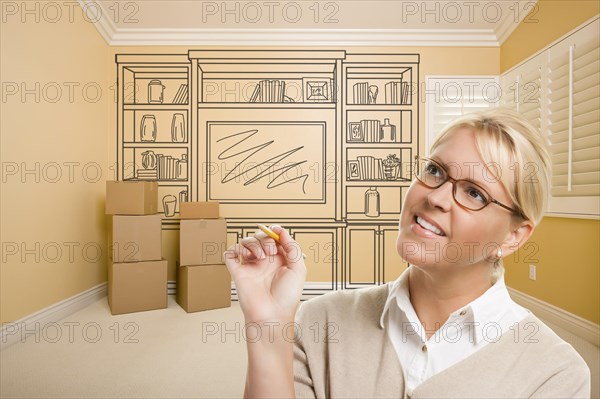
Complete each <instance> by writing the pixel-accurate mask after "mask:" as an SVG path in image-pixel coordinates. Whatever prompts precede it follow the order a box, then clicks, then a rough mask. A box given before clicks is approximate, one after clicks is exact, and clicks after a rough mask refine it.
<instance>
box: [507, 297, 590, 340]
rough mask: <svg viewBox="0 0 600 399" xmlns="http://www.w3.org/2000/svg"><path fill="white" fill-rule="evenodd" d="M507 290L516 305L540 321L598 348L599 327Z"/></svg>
mask: <svg viewBox="0 0 600 399" xmlns="http://www.w3.org/2000/svg"><path fill="white" fill-rule="evenodd" d="M507 288H508V292H509V294H510V296H511V298H512V299H513V300H514V301H515V302H516V303H518V304H519V305H521V306H523V307H524V308H527V309H529V310H531V311H532V312H533V314H535V316H536V317H538V318H540V319H541V320H542V321H548V322H549V323H552V324H555V325H557V326H558V327H560V328H562V329H564V330H566V331H568V332H570V333H572V334H575V335H576V336H578V337H581V338H583V339H585V340H586V341H588V342H590V343H592V344H594V345H596V346H600V326H599V325H598V324H595V323H592V322H591V321H589V320H586V319H584V318H582V317H579V316H577V315H574V314H573V313H570V312H567V311H566V310H564V309H561V308H559V307H556V306H554V305H552V304H550V303H548V302H544V301H542V300H540V299H537V298H534V297H532V296H530V295H527V294H525V293H523V292H520V291H517V290H515V289H512V288H510V287H507Z"/></svg>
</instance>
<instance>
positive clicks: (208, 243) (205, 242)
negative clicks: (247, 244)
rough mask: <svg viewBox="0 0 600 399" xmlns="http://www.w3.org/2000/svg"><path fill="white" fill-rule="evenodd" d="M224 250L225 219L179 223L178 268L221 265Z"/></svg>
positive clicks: (192, 220) (225, 238) (225, 248)
mask: <svg viewBox="0 0 600 399" xmlns="http://www.w3.org/2000/svg"><path fill="white" fill-rule="evenodd" d="M226 250H227V222H226V221H225V219H187V220H182V221H181V222H180V225H179V260H180V266H191V265H215V264H223V263H224V260H223V252H225V251H226Z"/></svg>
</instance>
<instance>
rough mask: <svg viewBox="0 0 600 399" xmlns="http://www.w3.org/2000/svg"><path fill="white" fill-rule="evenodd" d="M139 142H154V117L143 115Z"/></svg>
mask: <svg viewBox="0 0 600 399" xmlns="http://www.w3.org/2000/svg"><path fill="white" fill-rule="evenodd" d="M140 140H141V141H142V142H146V143H153V142H155V141H156V118H155V117H154V115H144V116H143V117H142V123H141V124H140Z"/></svg>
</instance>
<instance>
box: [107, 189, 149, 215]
mask: <svg viewBox="0 0 600 399" xmlns="http://www.w3.org/2000/svg"><path fill="white" fill-rule="evenodd" d="M157 204H158V183H157V182H155V181H135V182H131V181H107V182H106V210H105V212H106V214H107V215H152V214H155V213H157Z"/></svg>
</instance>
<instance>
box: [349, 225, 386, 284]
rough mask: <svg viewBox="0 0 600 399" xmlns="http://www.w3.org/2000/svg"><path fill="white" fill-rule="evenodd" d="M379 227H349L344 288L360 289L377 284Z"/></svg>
mask: <svg viewBox="0 0 600 399" xmlns="http://www.w3.org/2000/svg"><path fill="white" fill-rule="evenodd" d="M377 232H378V226H369V225H366V226H348V227H347V229H346V251H345V252H346V262H345V267H344V286H345V287H344V288H360V287H364V286H369V285H375V284H377V280H378V278H377V268H378V263H379V260H378V257H379V253H378V252H379V251H378V242H377V241H378V240H377Z"/></svg>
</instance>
